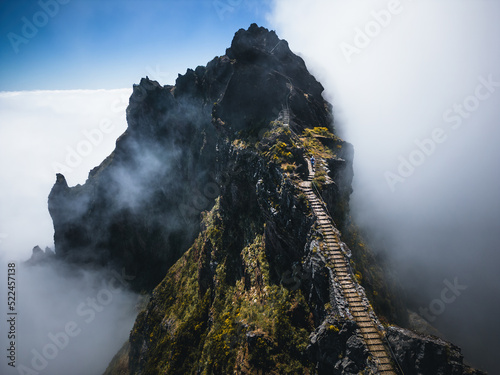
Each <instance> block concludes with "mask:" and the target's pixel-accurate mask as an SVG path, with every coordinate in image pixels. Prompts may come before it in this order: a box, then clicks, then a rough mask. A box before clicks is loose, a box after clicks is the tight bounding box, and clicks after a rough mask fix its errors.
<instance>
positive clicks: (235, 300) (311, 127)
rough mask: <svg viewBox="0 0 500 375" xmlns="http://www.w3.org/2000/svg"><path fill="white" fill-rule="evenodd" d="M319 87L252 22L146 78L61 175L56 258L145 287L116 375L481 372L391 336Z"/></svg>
mask: <svg viewBox="0 0 500 375" xmlns="http://www.w3.org/2000/svg"><path fill="white" fill-rule="evenodd" d="M322 92H323V87H322V86H321V84H320V83H319V82H317V81H316V79H315V78H314V77H313V76H312V75H311V74H310V73H309V72H308V71H307V68H306V66H305V63H304V61H303V60H302V59H301V58H300V57H298V56H296V55H295V54H293V53H292V52H291V51H290V49H289V48H288V44H287V42H286V41H284V40H280V39H279V38H278V37H277V36H276V34H275V33H274V32H272V31H271V32H270V31H268V30H266V29H264V28H260V27H258V26H257V25H251V26H250V28H249V29H248V30H240V31H238V32H237V33H236V35H235V37H234V39H233V42H232V44H231V47H230V48H229V49H227V50H226V53H225V55H224V56H221V57H217V58H215V59H213V60H212V61H211V62H209V63H208V64H207V66H206V67H203V66H200V67H197V68H196V69H195V70H188V71H187V72H186V74H185V75H179V77H178V79H177V81H176V85H175V86H161V85H159V84H158V83H157V82H155V81H151V80H149V79H148V78H146V79H142V80H141V82H140V84H139V85H136V86H135V87H134V92H133V95H132V96H131V98H130V105H129V107H128V109H127V121H128V125H129V126H128V129H127V131H126V132H125V134H124V135H123V136H122V137H121V138H120V139H119V140H118V141H117V144H116V149H115V151H114V152H113V154H112V155H110V156H109V157H108V158H107V159H106V160H105V161H104V162H103V163H102V164H101V165H100V166H99V167H97V168H95V169H94V170H93V171H91V173H90V174H89V178H88V180H87V182H86V183H85V184H84V185H83V186H76V187H72V188H70V187H68V185H67V183H66V181H65V179H64V176H62V175H58V176H57V181H56V184H55V185H54V187H53V189H52V192H51V194H50V197H49V209H50V213H51V215H52V217H53V221H54V228H55V244H56V256H57V257H58V258H62V259H65V260H67V261H69V262H74V263H78V264H92V265H102V266H111V267H119V268H122V267H124V268H125V272H126V273H127V274H128V275H134V276H136V277H135V278H134V280H133V283H134V284H133V287H134V288H136V289H139V290H147V291H151V290H152V293H151V300H150V302H149V304H148V306H147V307H146V309H145V310H144V311H142V312H141V313H140V314H139V316H138V318H137V321H136V323H135V326H134V329H133V330H132V332H131V335H130V340H129V342H128V343H127V344H126V345H124V347H123V349H122V350H121V351H120V353H118V354H117V356H116V357H115V358H114V360H113V361H112V363H111V364H110V367H109V368H108V370H107V371H106V374H160V373H161V374H228V373H270V374H281V373H286V374H330V373H334V374H357V373H363V372H364V373H383V371H386V372H385V373H387V374H391V373H398V371H400V369H403V370H404V373H405V374H408V373H410V374H412V373H413V374H419V373H428V369H429V368H431V369H433V370H432V371H435V373H436V374H457V375H458V374H465V373H479V372H474V371H473V370H471V369H469V368H468V367H467V366H465V365H464V364H463V362H462V357H461V355H460V351H459V349H458V348H456V347H454V346H452V345H451V344H449V343H446V342H444V341H442V340H437V339H434V338H429V337H423V336H420V335H418V334H414V333H412V332H409V331H406V330H404V329H400V328H396V327H389V326H388V323H400V324H404V323H405V322H406V321H407V316H406V310H405V309H404V307H403V305H402V304H401V301H400V299H399V298H398V296H397V294H396V293H394V290H393V288H392V287H391V286H390V285H389V284H388V282H387V281H386V278H385V277H384V271H383V268H382V267H381V266H380V265H379V264H377V263H376V259H375V257H373V256H372V255H371V254H370V252H369V250H368V249H367V247H366V246H365V245H364V244H363V243H362V240H361V237H360V236H359V235H358V233H357V232H356V230H355V227H354V226H353V225H352V223H351V222H350V220H349V218H348V215H349V196H350V194H351V191H352V188H351V181H352V177H353V169H352V161H353V148H352V146H351V145H350V144H348V143H347V142H345V141H343V140H341V139H340V138H338V137H337V136H336V135H335V134H334V129H333V126H332V124H333V116H332V108H331V105H330V104H329V103H327V102H326V101H325V100H324V99H323V97H322ZM312 155H314V157H315V158H316V161H317V168H316V170H315V171H314V175H312V174H311V171H310V168H309V166H308V160H309V158H310V157H311V156H312ZM389 343H390V345H389Z"/></svg>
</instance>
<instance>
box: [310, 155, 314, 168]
mask: <svg viewBox="0 0 500 375" xmlns="http://www.w3.org/2000/svg"><path fill="white" fill-rule="evenodd" d="M311 167H312V169H313V171H314V155H313V156H311Z"/></svg>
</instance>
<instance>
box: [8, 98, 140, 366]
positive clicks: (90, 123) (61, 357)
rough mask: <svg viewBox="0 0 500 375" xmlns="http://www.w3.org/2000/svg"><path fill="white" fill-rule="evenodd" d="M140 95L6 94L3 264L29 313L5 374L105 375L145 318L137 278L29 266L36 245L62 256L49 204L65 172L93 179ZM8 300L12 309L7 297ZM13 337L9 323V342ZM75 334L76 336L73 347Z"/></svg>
mask: <svg viewBox="0 0 500 375" xmlns="http://www.w3.org/2000/svg"><path fill="white" fill-rule="evenodd" d="M130 93H131V89H124V90H122V89H120V90H67V91H28V92H2V93H0V121H1V123H2V126H1V127H0V159H1V161H2V162H1V164H0V175H1V177H0V181H1V188H2V195H1V196H0V207H1V211H0V234H1V236H0V262H1V263H2V265H5V267H2V269H1V270H0V276H1V277H2V279H4V280H7V268H6V267H7V264H9V263H12V262H13V263H15V264H16V271H17V275H16V282H17V285H16V292H17V299H16V301H17V304H18V305H17V308H18V311H19V315H18V316H17V322H16V323H17V324H16V328H17V332H16V333H17V337H16V338H17V345H16V351H17V358H16V364H17V368H16V369H13V368H11V367H9V366H8V365H7V362H8V361H9V360H8V358H7V357H6V356H2V357H1V359H0V368H1V369H2V374H11V373H12V374H17V373H18V370H20V369H21V368H22V369H23V371H25V372H26V373H30V371H34V372H35V373H39V374H63V373H67V374H69V373H72V374H82V375H86V374H89V373H102V372H103V371H104V370H105V368H106V366H107V365H108V363H109V360H110V359H111V358H112V357H113V355H114V354H115V353H116V351H117V350H118V349H119V348H120V346H121V345H122V344H123V342H124V341H125V340H126V338H127V337H128V334H129V331H130V329H131V327H132V325H133V322H134V319H135V316H136V314H137V310H136V308H135V305H136V304H137V303H138V299H137V298H138V297H137V295H136V294H134V293H131V292H130V291H129V285H128V283H129V282H130V280H128V279H127V278H129V277H133V276H134V275H127V274H125V278H124V277H123V276H121V275H119V274H112V273H109V272H104V271H102V270H97V269H86V270H85V269H76V268H74V267H68V266H66V265H64V264H62V263H59V262H56V263H54V264H51V263H45V264H39V265H36V266H26V265H24V264H23V262H25V261H26V260H28V259H29V257H30V256H31V249H32V248H33V246H35V245H40V247H42V249H43V248H45V247H46V246H49V247H51V248H52V249H53V235H54V231H53V224H52V220H51V218H50V216H49V212H48V209H47V197H48V193H49V192H50V189H51V187H52V185H53V184H54V181H55V173H56V172H63V173H64V174H65V175H66V177H67V178H68V181H69V183H71V184H72V185H76V184H78V183H83V182H84V181H85V180H86V178H87V176H88V172H89V171H90V170H91V169H92V168H93V167H95V166H96V165H98V164H99V163H100V162H101V161H102V160H103V159H105V157H106V156H108V155H109V153H110V152H111V151H112V150H113V149H114V145H115V141H116V138H117V137H118V136H119V135H120V134H122V133H123V131H124V130H125V128H126V122H125V108H126V106H127V104H128V97H129V96H130ZM0 297H1V298H2V301H7V293H6V288H2V290H1V292H0ZM3 306H4V305H3ZM6 328H7V326H6V325H4V324H2V326H1V331H0V335H1V337H2V338H6V337H7V331H6ZM67 329H68V330H69V331H67ZM67 332H70V333H72V334H73V336H67V340H66V339H65V337H64V335H65V334H66V335H67ZM54 340H55V341H54ZM58 340H59V341H58ZM3 342H5V341H4V340H3ZM54 345H55V348H56V350H53V349H54ZM82 353H86V354H85V355H82ZM89 358H92V360H91V361H90V360H89ZM21 366H24V367H21Z"/></svg>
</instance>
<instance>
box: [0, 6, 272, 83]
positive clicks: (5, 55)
mask: <svg viewBox="0 0 500 375" xmlns="http://www.w3.org/2000/svg"><path fill="white" fill-rule="evenodd" d="M42 4H45V5H42ZM269 4H270V2H269V1H261V0H215V1H214V0H141V1H139V0H106V1H99V0H41V1H36V0H15V1H14V0H7V1H5V0H4V1H1V2H0V17H1V18H0V35H1V39H0V61H1V63H0V64H1V65H0V67H1V69H0V91H17V90H40V89H50V90H52V89H103V88H104V89H112V88H126V87H131V85H132V84H133V83H137V82H138V81H139V80H140V78H141V77H144V76H146V75H149V76H150V77H151V76H153V78H156V79H157V80H159V81H160V83H162V84H168V83H174V80H175V77H176V76H177V74H178V73H184V72H185V70H186V68H188V67H191V68H195V67H196V66H197V65H205V64H206V63H207V62H208V61H210V60H211V59H212V58H213V57H214V56H215V55H217V54H218V55H222V54H224V52H225V49H226V48H227V47H229V45H230V43H231V39H232V37H233V35H234V33H235V31H237V30H238V29H240V28H248V26H249V25H250V24H251V23H252V22H256V23H258V24H259V25H262V26H267V24H266V20H265V15H266V13H267V12H268V11H269ZM40 12H42V13H40ZM48 13H52V14H48ZM44 14H45V16H44ZM26 20H27V21H28V22H29V23H31V24H32V25H34V27H35V28H36V30H33V29H30V25H29V23H27V22H26ZM25 25H28V26H25ZM14 34H15V35H14ZM18 37H19V38H23V39H17V38H18Z"/></svg>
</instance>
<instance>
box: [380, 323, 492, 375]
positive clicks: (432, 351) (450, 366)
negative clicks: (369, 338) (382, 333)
mask: <svg viewBox="0 0 500 375" xmlns="http://www.w3.org/2000/svg"><path fill="white" fill-rule="evenodd" d="M387 339H388V340H389V343H390V345H391V347H392V350H393V352H394V354H395V356H396V358H397V360H398V362H399V364H400V366H401V368H402V370H403V372H404V374H406V375H419V374H435V375H463V374H477V375H484V374H485V373H484V372H482V371H479V370H474V369H472V368H470V367H469V366H467V365H465V364H464V362H463V359H464V358H463V355H462V353H461V352H460V348H459V347H457V346H455V345H453V344H451V343H449V342H446V341H444V340H442V339H440V338H437V337H432V336H422V335H417V334H416V333H414V332H412V331H409V330H406V329H402V328H398V327H390V328H389V329H388V332H387Z"/></svg>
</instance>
